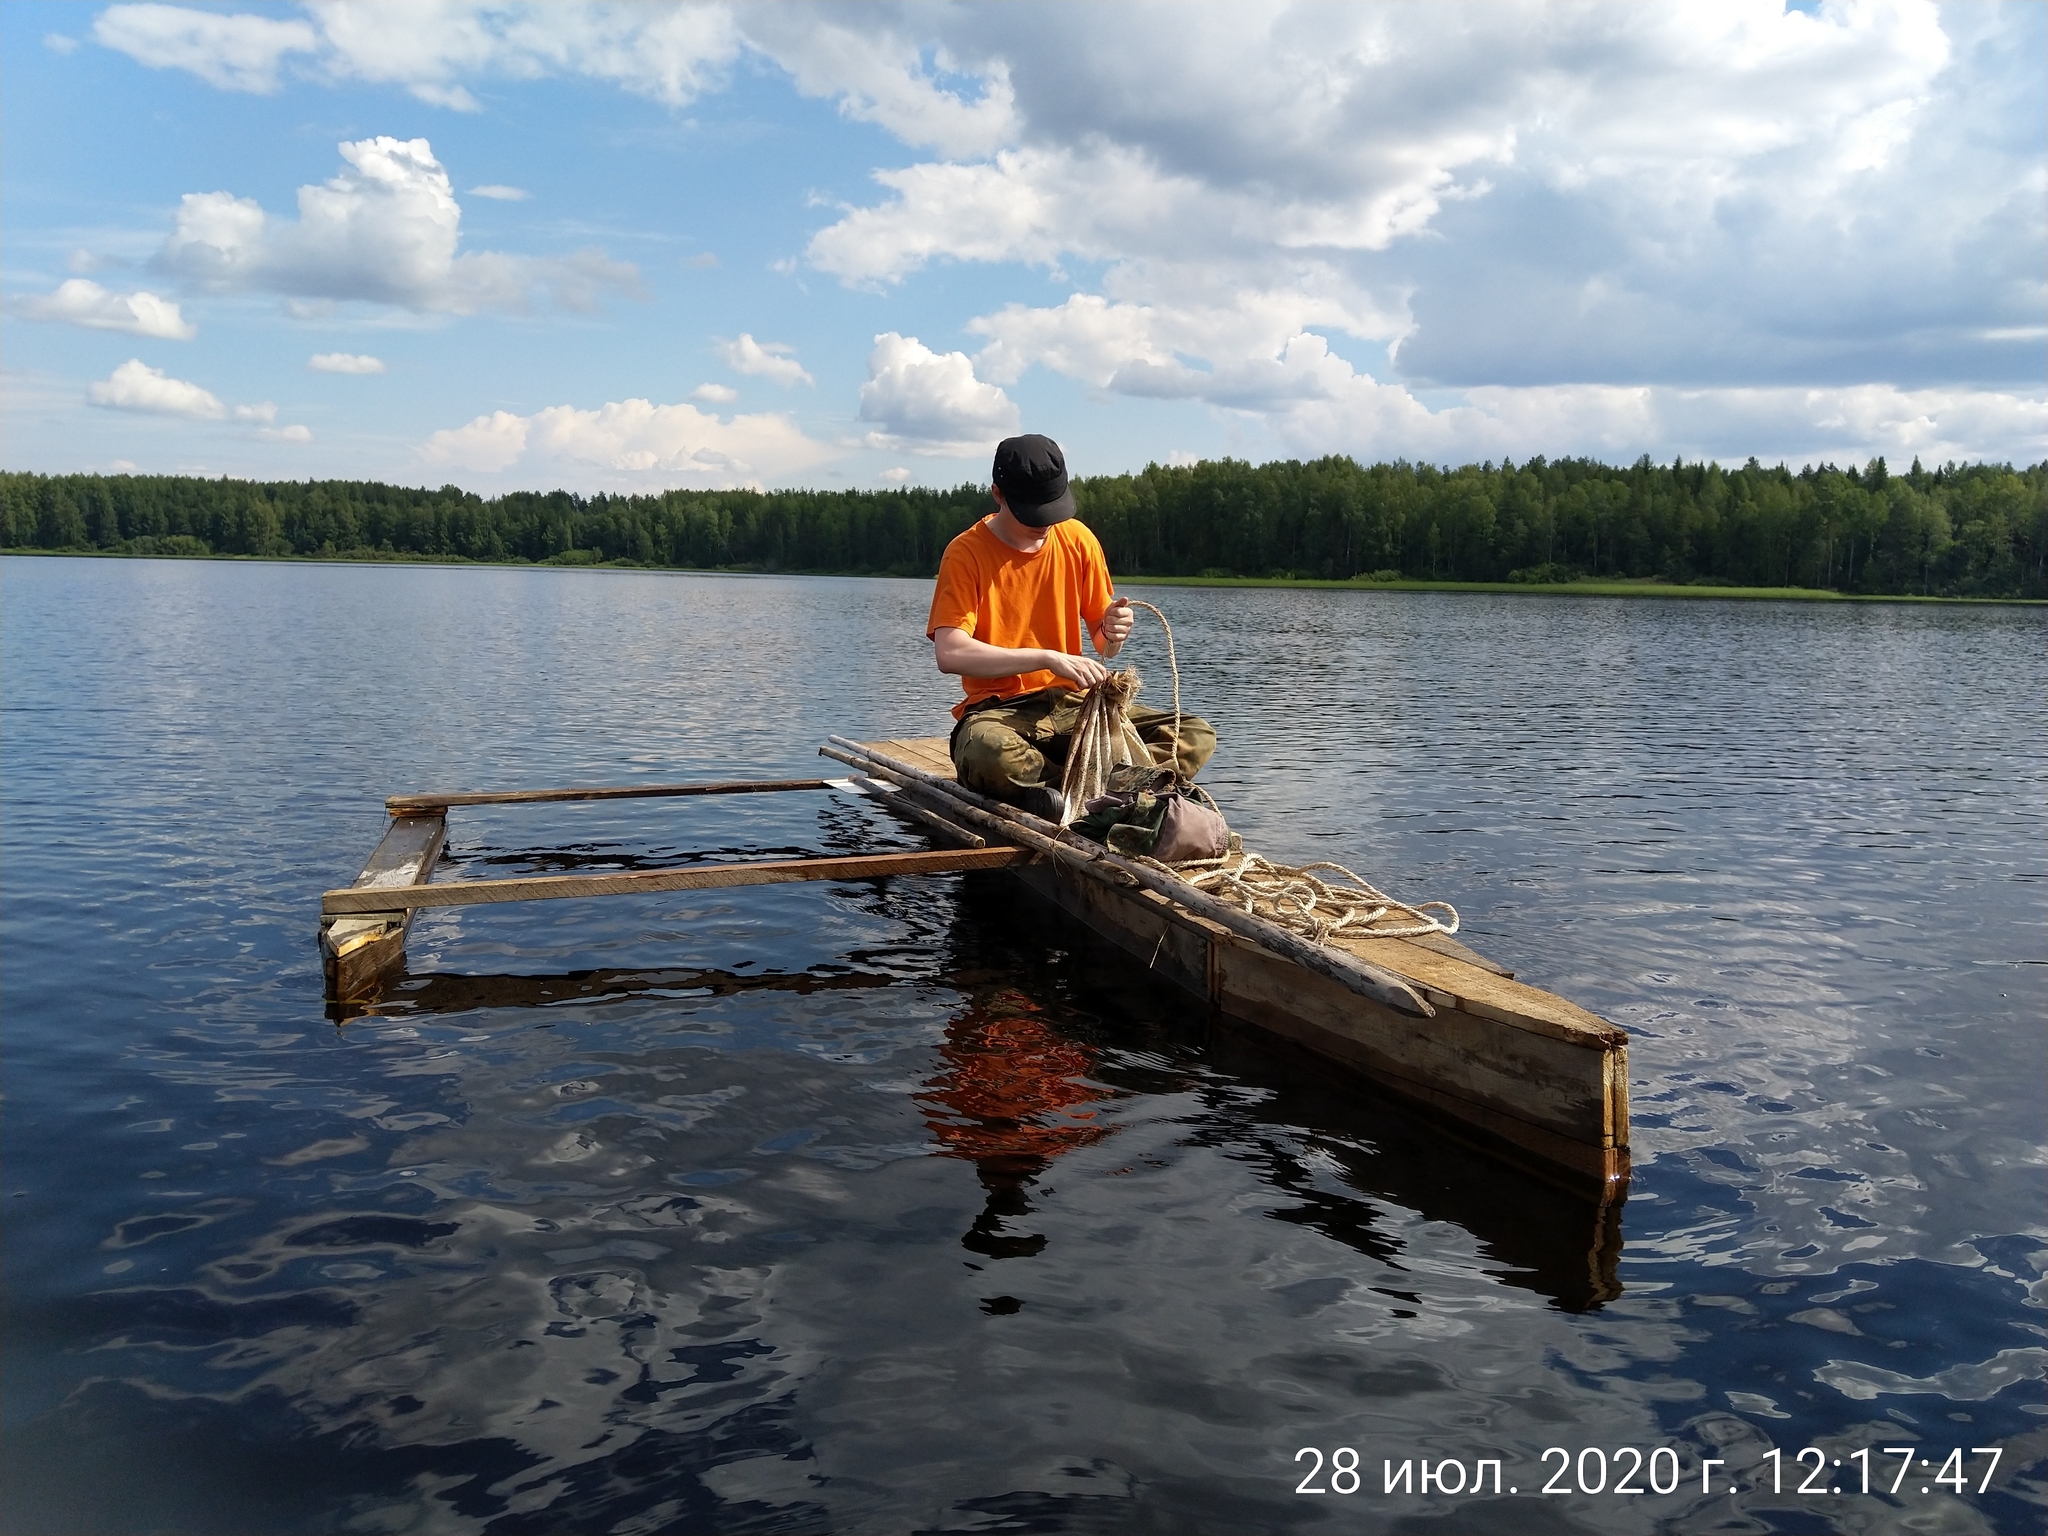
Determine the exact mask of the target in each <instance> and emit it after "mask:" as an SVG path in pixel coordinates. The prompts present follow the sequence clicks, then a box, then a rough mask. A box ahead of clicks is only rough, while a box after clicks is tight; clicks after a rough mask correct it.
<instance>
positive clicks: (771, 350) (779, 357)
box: [718, 331, 814, 389]
mask: <svg viewBox="0 0 2048 1536" xmlns="http://www.w3.org/2000/svg"><path fill="white" fill-rule="evenodd" d="M718 355H719V356H720V357H722V358H724V359H725V365H726V367H728V368H730V369H732V371H733V372H735V373H750V374H754V375H757V376H758V377H760V378H764V379H767V380H769V381H771V382H772V383H776V384H780V385H781V386H782V387H783V388H784V389H788V388H789V387H790V386H792V385H795V384H810V383H813V382H814V380H813V379H812V378H811V376H810V375H809V374H808V373H806V372H804V369H803V365H802V364H801V363H799V362H798V361H797V360H796V348H795V347H792V346H791V345H789V343H787V342H783V341H770V342H759V341H756V340H754V338H753V337H752V336H750V335H748V334H747V333H746V332H745V331H742V332H741V333H740V335H739V338H738V340H736V341H721V342H720V343H719V344H718Z"/></svg>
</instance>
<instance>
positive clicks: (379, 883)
mask: <svg viewBox="0 0 2048 1536" xmlns="http://www.w3.org/2000/svg"><path fill="white" fill-rule="evenodd" d="M447 838H448V822H447V820H446V819H445V818H444V817H442V816H439V815H432V816H397V817H394V818H392V820H391V822H390V824H389V825H388V826H386V827H385V829H384V838H383V841H381V842H379V843H378V844H377V847H376V849H375V851H373V852H372V853H371V855H370V858H369V862H368V863H366V864H365V865H364V866H363V872H362V873H361V874H359V875H357V876H356V879H355V885H354V887H353V889H355V890H357V891H360V892H363V893H365V894H374V895H375V896H376V897H377V898H378V899H377V902H376V905H375V906H374V907H373V908H372V909H371V910H369V911H368V912H365V913H362V914H360V915H358V916H353V917H327V918H323V919H322V921H321V924H320V955H321V969H322V970H323V971H324V972H325V974H326V981H327V995H328V997H330V998H333V999H337V1000H342V1001H350V1000H354V999H357V998H362V997H367V996H370V995H372V994H374V993H375V992H376V990H377V986H378V983H379V982H380V981H381V980H382V979H383V977H384V975H385V973H386V972H388V971H390V970H392V969H394V968H395V967H397V966H398V965H399V964H400V963H402V962H403V961H404V959H405V936H406V930H407V928H409V927H410V926H411V924H412V913H411V912H410V911H408V910H406V909H405V908H403V907H401V906H400V905H399V904H398V903H397V902H395V901H393V900H392V899H391V896H390V894H389V893H390V892H391V890H392V889H393V888H395V887H401V886H414V885H425V884H426V883H427V882H428V881H429V880H431V879H432V878H433V876H434V865H435V862H436V861H437V860H439V858H440V857H441V846H442V844H443V843H445V842H446V841H447Z"/></svg>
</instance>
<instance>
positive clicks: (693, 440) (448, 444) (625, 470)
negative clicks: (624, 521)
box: [419, 400, 833, 490]
mask: <svg viewBox="0 0 2048 1536" xmlns="http://www.w3.org/2000/svg"><path fill="white" fill-rule="evenodd" d="M419 455H420V459H421V460H422V462H424V463H426V464H429V465H436V466H447V467H453V468H459V469H469V470H474V471H476V472H479V473H482V474H488V475H496V474H502V473H504V472H505V471H507V470H510V469H512V468H513V467H514V466H515V465H516V466H518V468H519V472H520V479H521V481H522V483H526V484H534V483H539V482H540V481H543V480H545V481H547V482H548V483H550V484H562V485H573V486H579V487H584V488H588V489H605V488H618V487H625V488H632V489H642V490H645V489H654V488H660V487H664V486H674V485H697V486H704V487H707V488H709V487H729V486H741V485H759V484H761V483H763V482H764V481H767V480H773V479H780V478H783V477H786V476H789V475H792V474H796V473H799V472H801V471H802V470H805V469H808V468H810V467H811V466H812V465H814V464H818V463H821V462H823V461H824V460H825V459H827V458H830V457H831V456H832V455H833V450H832V449H831V448H829V447H828V446H826V445H825V444H823V443H819V442H816V441H814V440H812V439H811V438H808V437H806V436H805V435H804V434H803V432H802V430H801V429H799V428H798V427H797V425H796V424H795V423H794V422H792V421H791V420H790V419H789V418H788V417H787V416H783V415H774V414H762V415H752V416H735V417H733V418H731V419H730V420H727V421H721V420H720V419H719V418H718V417H717V416H714V415H708V414H706V413H705V412H703V411H700V410H698V409H697V408H696V407H695V406H693V405H655V404H653V403H652V402H650V401H647V400H619V401H613V402H611V403H609V404H607V405H604V406H600V407H599V408H597V409H596V410H585V409H582V408H580V407H577V406H571V405H555V406H549V407H548V408H547V409H545V410H540V411H536V412H534V413H533V414H532V415H530V416H518V415H514V414H513V413H512V412H510V411H494V412H492V413H491V414H490V415H489V416H479V417H477V418H476V419H475V420H474V421H472V422H470V423H469V424H468V425H466V426H462V427H454V428H450V429H448V430H445V431H440V432H436V433H434V435H433V436H432V437H430V438H428V439H427V441H426V442H425V443H423V444H422V445H421V446H420V450H419Z"/></svg>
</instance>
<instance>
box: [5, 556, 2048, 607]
mask: <svg viewBox="0 0 2048 1536" xmlns="http://www.w3.org/2000/svg"><path fill="white" fill-rule="evenodd" d="M17 555H19V556H32V557H37V558H46V559H47V558H56V559H72V560H81V559H82V560H202V561H215V562H226V563H241V564H245V565H247V564H253V565H354V566H389V565H407V566H429V567H438V568H441V569H443V570H499V571H503V570H513V571H635V572H641V573H646V574H655V575H676V576H825V577H831V578H834V579H837V580H846V581H865V580H871V579H880V580H885V581H929V580H931V579H932V578H931V577H929V576H895V575H891V574H889V573H888V572H884V571H823V570H819V571H811V570H774V571H764V570H755V569H749V568H746V567H741V566H678V565H642V564H639V563H638V562H635V561H619V560H613V561H595V560H593V561H580V560H565V561H559V562H557V561H548V560H462V559H447V558H444V557H439V556H416V555H401V554H392V555H379V556H375V557H371V558H352V557H350V556H346V555H332V556H321V555H220V554H204V555H197V554H136V553H131V552H129V551H126V550H118V549H0V556H17ZM1117 585H1118V586H1120V587H1122V586H1133V587H1278V588H1292V589H1296V590H1303V591H1323V592H1452V593H1459V592H1463V593H1472V592H1477V593H1505V594H1508V595H1510V596H1521V597H1609V598H1628V597H1650V598H1694V599H1719V600H1722V601H1734V602H1791V603H1922V604H1937V605H1948V606H1955V607H1973V606H1974V607H1984V606H2000V607H2020V608H2042V607H2048V598H2040V597H1932V596H1922V595H1920V594H1918V593H1910V592H1837V591H1834V590H1832V589H1830V588H1825V587H1732V586H1690V585H1679V584H1676V583H1673V582H1668V581H1665V580H1663V579H1661V578H1659V577H1647V576H1646V577H1626V576H1613V577H1601V578H1588V579H1586V580H1584V581H1571V582H1520V581H1425V580H1420V579H1414V580H1411V579H1409V578H1407V577H1403V578H1401V579H1399V580H1397V581H1370V580H1365V579H1363V578H1359V579H1353V580H1341V581H1340V580H1337V579H1335V578H1332V577H1314V576H1125V577H1122V578H1120V579H1119V580H1118V583H1117Z"/></svg>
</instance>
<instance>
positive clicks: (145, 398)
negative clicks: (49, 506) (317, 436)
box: [85, 357, 313, 443]
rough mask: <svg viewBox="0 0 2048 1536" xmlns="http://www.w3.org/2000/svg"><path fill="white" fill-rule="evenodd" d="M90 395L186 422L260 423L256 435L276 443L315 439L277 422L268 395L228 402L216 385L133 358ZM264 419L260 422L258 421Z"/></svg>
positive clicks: (112, 405) (110, 405)
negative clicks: (195, 381)
mask: <svg viewBox="0 0 2048 1536" xmlns="http://www.w3.org/2000/svg"><path fill="white" fill-rule="evenodd" d="M85 398H86V400H87V401H88V402H90V403H91V404H93V405H98V406H104V407H106V408H107V409H109V410H115V411H139V412H142V413H143V414H145V415H150V416H182V417H184V418H185V419H186V420H187V421H225V420H234V421H239V422H246V423H248V424H250V425H252V426H255V427H256V434H255V435H256V436H257V437H259V438H261V439H263V440H264V441H265V442H272V443H310V442H311V441H312V440H313V433H312V430H311V429H310V428H308V427H302V426H296V425H292V426H282V427H280V426H273V425H272V423H274V422H275V421H276V420H277V406H276V405H275V404H274V403H273V402H271V401H269V400H264V401H261V402H259V403H257V404H255V405H237V406H233V407H229V406H226V405H223V404H221V401H220V397H219V396H218V395H215V394H214V393H213V392H212V391H211V390H208V389H203V388H201V387H200V386H199V385H197V384H193V383H189V382H188V381H186V380H184V379H173V378H170V377H167V376H166V375H165V373H164V371H163V370H162V369H161V368H152V367H150V366H149V365H148V364H146V363H144V362H143V361H142V359H140V358H138V357H131V358H129V359H128V361H127V362H125V363H123V364H121V366H120V367H118V368H116V369H115V370H114V371H113V372H112V373H111V374H109V375H108V376H107V377H106V378H104V379H101V380H100V381H99V382H98V383H96V384H92V385H89V386H88V387H87V388H86V391H85ZM259 424H260V425H259Z"/></svg>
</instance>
